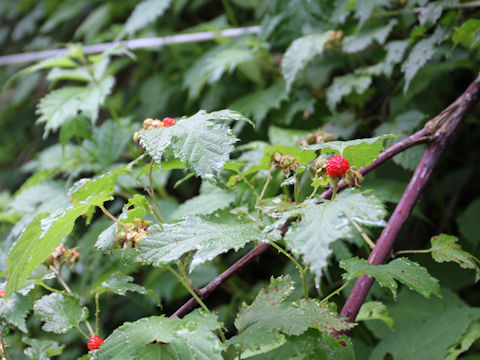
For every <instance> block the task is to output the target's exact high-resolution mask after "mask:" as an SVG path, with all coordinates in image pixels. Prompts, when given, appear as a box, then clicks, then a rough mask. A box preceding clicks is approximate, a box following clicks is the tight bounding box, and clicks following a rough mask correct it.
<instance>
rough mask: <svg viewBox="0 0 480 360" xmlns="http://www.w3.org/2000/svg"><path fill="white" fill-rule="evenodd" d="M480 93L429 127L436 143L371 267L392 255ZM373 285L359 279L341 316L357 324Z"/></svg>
mask: <svg viewBox="0 0 480 360" xmlns="http://www.w3.org/2000/svg"><path fill="white" fill-rule="evenodd" d="M479 90H480V80H475V81H474V82H473V83H472V84H471V85H470V86H469V87H468V89H467V90H466V91H465V92H464V93H463V94H462V95H461V96H460V97H459V98H458V99H457V100H455V101H454V102H453V103H452V104H451V105H450V106H449V107H448V108H447V109H445V110H444V111H442V112H441V113H440V114H439V115H438V116H436V117H435V118H433V119H432V120H430V121H429V122H428V123H427V124H426V125H425V128H424V130H427V132H428V133H433V141H432V142H431V143H430V145H429V146H428V148H427V149H426V150H425V153H424V154H423V157H422V160H421V161H420V163H419V164H418V166H417V168H416V170H415V172H414V174H413V176H412V178H411V180H410V182H409V184H408V186H407V188H406V189H405V192H404V193H403V195H402V198H401V199H400V202H399V203H398V205H397V207H396V208H395V211H394V212H393V214H392V216H391V217H390V220H389V221H388V224H387V226H386V227H385V228H384V229H383V231H382V234H381V235H380V238H379V239H378V241H377V243H376V246H375V248H374V249H373V251H372V252H371V254H370V256H369V257H368V262H369V263H370V264H373V265H379V264H382V263H383V262H384V261H385V259H386V258H387V257H388V255H389V254H390V251H391V250H392V248H393V244H394V242H395V239H396V238H397V236H398V234H399V232H400V230H401V229H402V227H403V225H404V224H405V222H406V220H407V218H408V216H409V215H410V213H411V212H412V210H413V207H414V206H415V203H416V202H417V200H418V197H419V195H420V193H421V192H422V190H423V188H424V187H425V184H426V183H427V181H428V179H429V178H430V175H431V174H432V171H433V169H434V168H435V165H436V164H437V162H438V159H439V158H440V156H441V155H442V153H443V151H444V150H445V148H446V146H447V144H448V141H449V140H450V139H451V138H452V135H453V134H454V132H455V130H456V128H457V127H458V125H459V124H460V122H461V121H462V120H463V119H465V117H466V116H467V114H468V113H469V112H470V110H471V108H472V107H473V105H474V104H475V102H476V101H477V99H478V95H479ZM373 282H374V278H371V277H368V276H365V275H362V276H360V277H359V278H358V280H357V282H356V283H355V286H354V287H353V290H352V292H351V293H350V296H349V297H348V299H347V301H346V303H345V305H344V306H343V309H342V311H341V313H340V315H341V316H344V317H347V318H348V320H349V321H351V322H353V321H354V320H355V318H356V316H357V314H358V311H359V309H360V307H361V305H362V303H363V301H364V300H365V297H366V296H367V294H368V291H369V290H370V287H371V286H372V284H373Z"/></svg>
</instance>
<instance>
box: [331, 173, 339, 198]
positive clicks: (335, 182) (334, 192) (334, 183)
mask: <svg viewBox="0 0 480 360" xmlns="http://www.w3.org/2000/svg"><path fill="white" fill-rule="evenodd" d="M338 181H339V179H338V178H332V180H331V182H330V184H331V188H332V197H331V198H330V199H331V200H333V199H335V197H336V196H337V190H338Z"/></svg>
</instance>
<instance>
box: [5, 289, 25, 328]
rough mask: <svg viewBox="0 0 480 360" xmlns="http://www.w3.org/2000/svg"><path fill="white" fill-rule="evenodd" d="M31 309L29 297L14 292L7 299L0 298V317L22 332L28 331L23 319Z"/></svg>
mask: <svg viewBox="0 0 480 360" xmlns="http://www.w3.org/2000/svg"><path fill="white" fill-rule="evenodd" d="M30 310H32V301H31V299H30V298H28V297H26V296H23V295H20V294H19V293H14V294H13V295H12V296H11V297H10V298H9V299H8V300H7V299H6V298H2V299H0V318H2V319H4V320H5V321H6V322H7V323H8V324H10V325H13V326H15V327H16V328H18V329H19V330H20V331H23V332H24V333H26V332H28V330H27V325H26V322H25V319H26V317H27V315H28V313H29V312H30Z"/></svg>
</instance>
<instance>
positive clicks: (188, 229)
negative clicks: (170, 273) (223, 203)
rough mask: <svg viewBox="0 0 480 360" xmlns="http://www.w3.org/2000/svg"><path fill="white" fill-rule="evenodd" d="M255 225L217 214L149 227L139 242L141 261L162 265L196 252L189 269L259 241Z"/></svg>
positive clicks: (238, 218) (224, 213)
mask: <svg viewBox="0 0 480 360" xmlns="http://www.w3.org/2000/svg"><path fill="white" fill-rule="evenodd" d="M257 226H258V224H257V223H255V222H252V221H251V220H246V219H242V218H241V217H238V216H233V215H231V214H229V213H228V212H218V213H215V214H212V215H210V216H189V217H187V218H186V219H184V220H183V221H181V222H178V223H173V224H163V225H162V227H161V228H160V227H150V228H149V229H148V230H149V235H148V236H146V237H144V238H142V239H141V240H140V241H139V252H140V257H141V258H142V260H145V261H146V262H147V263H152V264H153V265H154V266H161V265H164V264H168V263H170V262H172V261H175V260H178V259H179V258H180V256H182V255H183V254H185V253H187V252H189V251H194V250H196V253H195V254H194V255H193V258H192V261H191V265H190V266H191V268H190V269H193V268H194V267H195V266H197V265H200V264H202V263H204V262H205V261H209V260H212V259H213V258H214V257H216V256H217V255H220V254H222V253H224V252H227V251H228V250H231V249H235V250H238V249H240V248H242V247H243V246H245V244H246V243H247V242H249V241H251V240H259V239H261V238H262V232H261V231H260V230H259V229H258V228H257Z"/></svg>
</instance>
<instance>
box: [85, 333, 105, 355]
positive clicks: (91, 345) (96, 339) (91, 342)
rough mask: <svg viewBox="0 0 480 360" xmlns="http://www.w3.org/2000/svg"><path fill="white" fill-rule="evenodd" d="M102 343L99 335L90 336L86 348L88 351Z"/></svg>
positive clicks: (96, 348)
mask: <svg viewBox="0 0 480 360" xmlns="http://www.w3.org/2000/svg"><path fill="white" fill-rule="evenodd" d="M102 344H103V339H102V338H101V337H100V336H91V337H90V340H88V344H87V348H88V350H89V351H92V350H98V349H100V346H102Z"/></svg>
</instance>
